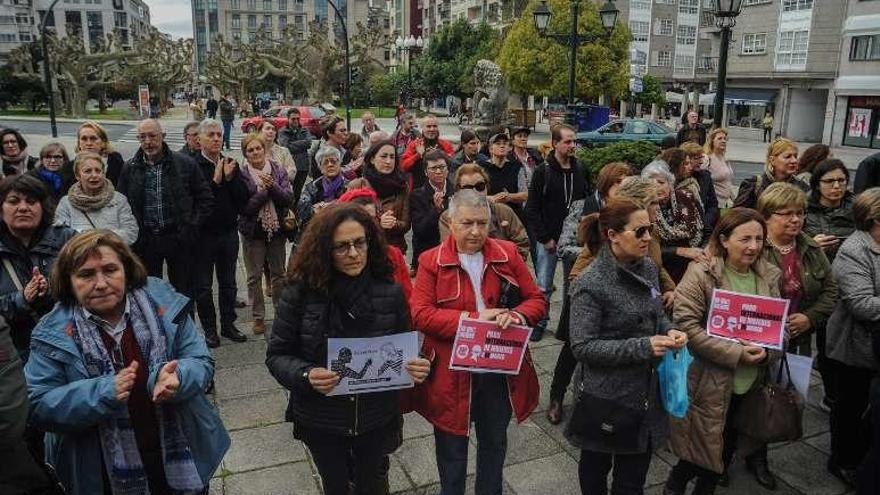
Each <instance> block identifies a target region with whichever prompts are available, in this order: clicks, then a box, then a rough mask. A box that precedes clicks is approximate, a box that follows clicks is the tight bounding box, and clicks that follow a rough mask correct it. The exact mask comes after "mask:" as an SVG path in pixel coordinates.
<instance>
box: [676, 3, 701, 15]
mask: <svg viewBox="0 0 880 495" xmlns="http://www.w3.org/2000/svg"><path fill="white" fill-rule="evenodd" d="M698 10H700V0H681V1H680V2H678V13H679V14H694V15H696V13H697V11H698Z"/></svg>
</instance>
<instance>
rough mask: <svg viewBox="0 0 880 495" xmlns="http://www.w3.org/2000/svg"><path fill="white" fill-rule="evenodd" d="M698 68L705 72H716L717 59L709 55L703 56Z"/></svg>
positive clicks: (698, 61) (698, 62)
mask: <svg viewBox="0 0 880 495" xmlns="http://www.w3.org/2000/svg"><path fill="white" fill-rule="evenodd" d="M697 68H698V69H700V70H703V71H714V70H715V57H712V56H709V55H701V56H700V58H699V60H697Z"/></svg>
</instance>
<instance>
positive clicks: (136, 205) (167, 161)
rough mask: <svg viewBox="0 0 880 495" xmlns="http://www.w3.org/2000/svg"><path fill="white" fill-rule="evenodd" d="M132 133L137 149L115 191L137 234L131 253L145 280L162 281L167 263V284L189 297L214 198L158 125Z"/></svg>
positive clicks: (151, 122) (142, 125)
mask: <svg viewBox="0 0 880 495" xmlns="http://www.w3.org/2000/svg"><path fill="white" fill-rule="evenodd" d="M137 133H138V141H140V143H141V147H140V149H139V150H138V151H137V153H135V155H134V157H132V159H131V160H129V161H128V163H126V164H125V167H124V168H123V169H122V173H121V174H120V175H119V185H118V186H117V188H116V189H117V190H118V191H119V192H120V193H121V194H123V195H125V197H126V198H128V202H129V204H131V211H132V213H133V214H134V216H135V218H136V219H137V222H138V228H139V229H140V237H139V238H138V240H137V242H135V243H134V245H133V246H132V248H134V251H135V253H137V254H138V256H140V257H141V260H143V262H144V265H145V266H146V268H147V272H148V273H149V274H150V276H153V277H159V278H161V277H162V273H163V265H164V264H166V263H167V265H168V278H169V281H170V282H171V285H173V286H174V288H175V289H176V290H177V291H178V292H180V293H182V294H184V295H186V296H188V297H193V286H194V284H193V279H194V275H195V273H194V272H195V271H194V270H193V266H194V264H195V252H194V248H195V246H196V243H197V242H198V238H199V235H200V230H201V227H202V225H203V224H204V223H205V221H206V220H207V219H208V217H209V216H210V214H211V211H212V210H213V208H214V195H213V194H212V193H211V188H210V186H208V182H207V181H206V180H205V177H204V175H203V174H202V172H201V171H200V170H199V169H198V167H197V166H196V163H195V161H193V160H192V159H191V158H189V157H188V156H186V155H184V154H182V153H178V152H175V151H171V149H170V148H168V145H167V144H166V143H165V131H164V130H163V129H162V126H161V124H160V123H159V121H157V120H155V119H144V120H142V121H140V122H139V123H138V125H137Z"/></svg>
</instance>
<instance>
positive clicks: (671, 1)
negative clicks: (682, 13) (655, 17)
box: [654, 0, 675, 5]
mask: <svg viewBox="0 0 880 495" xmlns="http://www.w3.org/2000/svg"><path fill="white" fill-rule="evenodd" d="M654 3H659V4H661V5H675V0H655V1H654Z"/></svg>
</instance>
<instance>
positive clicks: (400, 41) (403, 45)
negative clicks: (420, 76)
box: [394, 35, 428, 107]
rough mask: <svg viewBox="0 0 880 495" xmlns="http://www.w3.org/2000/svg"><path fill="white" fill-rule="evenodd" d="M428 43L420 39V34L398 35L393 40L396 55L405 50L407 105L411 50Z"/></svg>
mask: <svg viewBox="0 0 880 495" xmlns="http://www.w3.org/2000/svg"><path fill="white" fill-rule="evenodd" d="M427 44H428V42H427V40H424V39H422V37H421V36H419V37H418V38H416V37H415V36H413V35H409V36H408V37H406V38H402V37H400V36H398V37H397V39H396V40H394V46H396V47H397V53H398V56H399V54H400V52H402V51H403V52H406V54H407V57H406V72H407V74H406V79H407V83H406V85H407V95H406V99H407V107H409V106H410V105H409V104H410V93H411V92H412V56H413V52H421V51H422V49H423V48H425V47H426V45H427Z"/></svg>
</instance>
